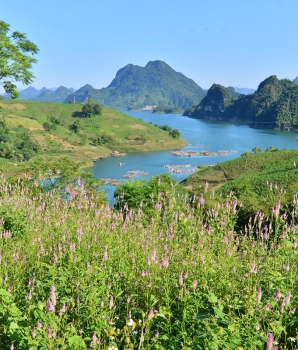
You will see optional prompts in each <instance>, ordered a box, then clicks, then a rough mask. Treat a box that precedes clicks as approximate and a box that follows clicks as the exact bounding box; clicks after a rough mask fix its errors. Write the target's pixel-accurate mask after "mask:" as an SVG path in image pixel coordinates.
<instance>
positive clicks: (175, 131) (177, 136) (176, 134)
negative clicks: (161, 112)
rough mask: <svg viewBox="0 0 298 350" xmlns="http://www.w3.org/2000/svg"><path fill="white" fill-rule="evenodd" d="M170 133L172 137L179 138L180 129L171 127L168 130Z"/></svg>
mask: <svg viewBox="0 0 298 350" xmlns="http://www.w3.org/2000/svg"><path fill="white" fill-rule="evenodd" d="M170 135H171V136H172V137H173V138H174V139H179V137H180V136H181V134H180V131H179V130H178V129H173V130H172V131H171V132H170Z"/></svg>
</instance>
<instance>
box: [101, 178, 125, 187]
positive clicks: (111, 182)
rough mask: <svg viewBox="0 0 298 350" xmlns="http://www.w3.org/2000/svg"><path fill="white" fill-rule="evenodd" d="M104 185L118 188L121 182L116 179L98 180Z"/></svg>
mask: <svg viewBox="0 0 298 350" xmlns="http://www.w3.org/2000/svg"><path fill="white" fill-rule="evenodd" d="M100 180H101V181H103V183H104V185H111V186H118V185H119V184H120V183H121V182H123V180H118V179H100Z"/></svg>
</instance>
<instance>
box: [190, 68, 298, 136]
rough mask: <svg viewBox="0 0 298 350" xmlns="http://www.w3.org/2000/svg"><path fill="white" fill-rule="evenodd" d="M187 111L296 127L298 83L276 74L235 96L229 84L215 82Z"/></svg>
mask: <svg viewBox="0 0 298 350" xmlns="http://www.w3.org/2000/svg"><path fill="white" fill-rule="evenodd" d="M184 115H188V116H191V117H195V118H202V119H212V120H226V121H232V122H242V123H249V124H250V125H251V126H253V127H262V128H263V127H264V128H282V129H290V128H297V126H298V86H297V85H296V84H295V83H294V82H293V81H291V80H289V79H281V80H279V79H278V78H277V77H276V76H275V75H273V76H270V77H269V78H267V79H265V80H264V81H263V82H262V83H261V84H260V85H259V87H258V90H257V91H256V92H255V93H253V94H250V95H240V97H239V98H238V99H234V98H233V97H232V95H231V94H230V91H229V90H228V89H227V88H225V87H223V86H221V85H218V84H214V85H213V86H212V87H211V88H210V89H209V91H208V93H207V96H206V97H205V98H204V99H203V100H202V101H201V102H200V104H199V105H197V106H194V107H192V108H189V109H187V110H186V111H185V113H184Z"/></svg>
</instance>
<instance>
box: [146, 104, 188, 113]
mask: <svg viewBox="0 0 298 350" xmlns="http://www.w3.org/2000/svg"><path fill="white" fill-rule="evenodd" d="M152 113H155V114H182V113H183V109H182V108H180V107H177V106H167V105H160V106H156V107H155V108H153V111H152Z"/></svg>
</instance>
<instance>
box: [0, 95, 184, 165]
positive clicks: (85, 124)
mask: <svg viewBox="0 0 298 350" xmlns="http://www.w3.org/2000/svg"><path fill="white" fill-rule="evenodd" d="M81 110H82V105H73V104H59V103H52V102H33V101H11V100H10V101H1V103H0V121H2V122H4V123H5V128H4V129H3V128H2V129H3V130H2V134H3V135H4V136H3V140H1V139H0V142H1V147H2V149H4V148H5V149H4V150H2V154H1V158H7V159H8V160H6V161H4V160H2V161H1V162H2V163H1V164H7V162H8V161H9V159H10V160H14V159H13V158H12V157H11V156H7V153H8V152H15V153H16V154H17V153H18V152H19V150H18V149H17V146H16V144H17V142H18V140H19V139H20V137H25V138H26V139H27V140H29V141H30V142H31V143H32V144H34V145H36V147H37V148H39V150H38V152H37V151H36V154H35V153H34V154H33V153H32V152H31V153H32V154H30V158H31V157H32V156H34V155H37V153H38V154H39V155H44V156H46V157H57V156H68V157H69V158H71V159H74V160H80V161H87V162H89V163H90V164H92V159H93V158H98V157H101V156H103V157H105V156H108V155H109V153H110V152H111V151H119V152H139V151H156V150H163V149H173V148H177V147H183V146H184V145H186V143H185V141H184V140H183V139H181V138H180V139H174V138H173V137H171V136H170V135H169V133H168V132H166V131H164V130H161V129H159V128H156V127H154V126H153V125H150V124H147V123H145V122H144V121H142V120H140V119H138V120H137V119H135V118H133V117H131V116H128V115H126V114H124V113H122V112H119V111H115V110H113V109H110V108H105V107H103V109H102V114H101V115H99V116H93V117H91V118H77V117H73V113H75V112H81ZM44 123H48V124H49V125H50V126H53V125H54V128H53V130H50V131H47V130H45V129H44ZM74 123H79V124H78V125H79V126H78V132H74V131H71V130H70V129H69V127H70V126H71V125H73V124H74ZM5 135H7V137H8V139H9V140H7V139H6V136H5ZM24 135H25V136H24ZM9 147H10V149H8V148H9ZM29 148H32V147H29ZM7 149H8V150H7ZM4 151H5V152H6V153H5V152H4ZM28 152H29V151H28ZM29 153H30V152H29ZM28 157H29V156H28ZM15 160H17V159H15ZM18 160H20V159H18ZM21 160H22V159H21ZM25 160H26V157H25Z"/></svg>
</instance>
